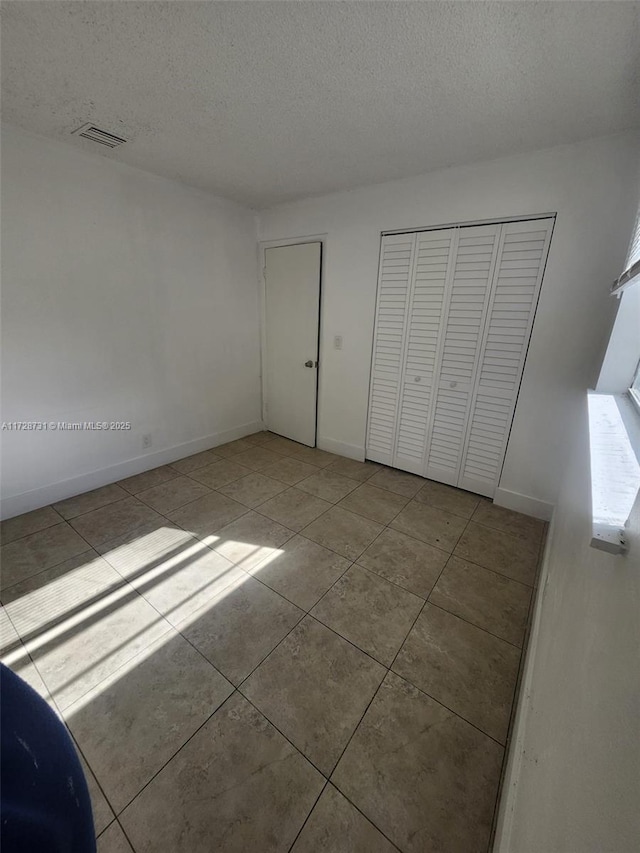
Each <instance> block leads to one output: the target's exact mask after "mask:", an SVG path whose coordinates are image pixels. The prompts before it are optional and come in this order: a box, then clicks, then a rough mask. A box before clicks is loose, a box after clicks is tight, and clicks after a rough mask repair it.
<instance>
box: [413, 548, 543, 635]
mask: <svg viewBox="0 0 640 853" xmlns="http://www.w3.org/2000/svg"><path fill="white" fill-rule="evenodd" d="M429 600H430V601H431V602H432V603H433V604H437V605H438V607H442V608H444V609H445V610H448V611H449V612H450V613H454V614H455V615H456V616H460V617H461V618H462V619H466V621H467V622H471V623H473V624H474V625H477V626H478V627H479V628H484V630H485V631H489V632H490V633H491V634H495V635H496V636H498V637H502V639H503V640H507V641H508V642H510V643H514V644H515V645H516V646H522V643H523V641H524V632H525V628H526V625H527V614H528V612H529V601H530V600H531V588H530V587H528V586H525V584H521V583H518V581H513V580H511V579H510V578H507V577H505V576H504V575H499V574H497V573H496V572H490V571H489V570H488V569H483V568H481V567H480V566H476V565H474V564H473V563H468V562H467V561H466V560H461V559H460V558H459V557H451V559H450V560H449V562H448V563H447V566H446V568H445V570H444V571H443V573H442V574H441V576H440V579H439V580H438V582H437V584H436V585H435V587H434V589H433V591H432V593H431V596H430V598H429Z"/></svg>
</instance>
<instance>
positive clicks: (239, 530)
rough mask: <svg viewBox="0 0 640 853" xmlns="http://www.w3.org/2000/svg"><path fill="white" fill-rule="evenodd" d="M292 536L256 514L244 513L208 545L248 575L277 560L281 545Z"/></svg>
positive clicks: (291, 533)
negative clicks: (254, 569) (258, 567)
mask: <svg viewBox="0 0 640 853" xmlns="http://www.w3.org/2000/svg"><path fill="white" fill-rule="evenodd" d="M292 536H293V531H292V530H289V528H288V527H283V525H282V524H278V522H277V521H273V520H272V519H271V518H267V517H266V516H264V515H259V514H258V513H257V512H248V513H247V514H246V515H243V516H241V517H240V518H238V519H236V521H232V522H231V524H227V525H226V527H223V528H221V529H220V530H219V531H218V532H217V534H216V536H215V537H211V542H210V543H209V544H210V546H211V547H212V548H213V549H214V550H215V551H216V553H218V554H222V556H223V557H226V558H227V560H230V561H231V562H232V563H235V564H237V565H238V566H239V567H240V568H242V569H243V570H244V571H245V572H249V571H251V570H252V569H253V568H254V567H255V566H258V565H260V564H261V563H263V562H265V560H271V559H273V558H275V557H277V556H278V555H279V554H280V553H281V547H282V545H283V543H284V542H286V541H287V539H290V538H291V537H292Z"/></svg>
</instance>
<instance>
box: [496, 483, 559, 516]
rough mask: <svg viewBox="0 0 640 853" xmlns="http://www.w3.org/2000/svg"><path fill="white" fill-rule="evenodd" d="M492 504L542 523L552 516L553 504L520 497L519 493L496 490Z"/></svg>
mask: <svg viewBox="0 0 640 853" xmlns="http://www.w3.org/2000/svg"><path fill="white" fill-rule="evenodd" d="M493 502H494V504H496V505H497V506H503V507H505V509H512V510H514V512H523V513H524V514H525V515H532V516H533V517H534V518H541V519H542V520H543V521H550V520H551V517H552V516H553V504H550V503H547V501H541V500H538V498H530V497H528V496H527V495H521V494H520V493H519V492H511V491H509V489H500V488H498V489H496V493H495V495H494V498H493Z"/></svg>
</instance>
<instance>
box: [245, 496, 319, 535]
mask: <svg viewBox="0 0 640 853" xmlns="http://www.w3.org/2000/svg"><path fill="white" fill-rule="evenodd" d="M330 507H331V504H330V503H327V501H323V500H321V499H320V498H316V497H315V496H313V495H309V494H307V493H306V492H301V491H300V490H299V489H296V488H291V489H287V490H286V491H285V492H282V493H281V494H279V495H276V497H275V498H271V500H269V501H267V502H266V503H263V504H262V505H261V506H260V513H262V515H266V516H268V517H269V518H272V519H273V520H274V521H277V522H279V523H280V524H284V526H285V527H288V528H289V529H290V530H295V531H296V532H299V531H300V530H302V528H303V527H306V525H307V524H309V523H310V522H311V521H313V520H314V518H317V517H318V516H319V515H322V513H323V512H326V510H328V509H330Z"/></svg>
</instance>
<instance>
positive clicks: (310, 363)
mask: <svg viewBox="0 0 640 853" xmlns="http://www.w3.org/2000/svg"><path fill="white" fill-rule="evenodd" d="M304 366H305V367H313V362H312V361H311V360H309V361H305V363H304Z"/></svg>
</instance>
